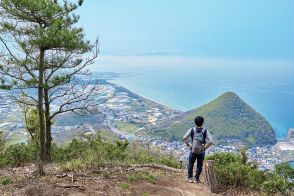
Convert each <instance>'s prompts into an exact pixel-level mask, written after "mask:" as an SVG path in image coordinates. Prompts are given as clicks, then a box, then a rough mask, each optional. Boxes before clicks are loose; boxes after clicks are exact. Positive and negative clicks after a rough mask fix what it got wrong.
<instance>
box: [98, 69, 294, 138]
mask: <svg viewBox="0 0 294 196" xmlns="http://www.w3.org/2000/svg"><path fill="white" fill-rule="evenodd" d="M95 73H96V74H98V75H99V74H102V75H103V74H104V75H107V74H109V75H111V74H112V76H113V77H109V78H108V79H109V80H110V81H111V82H113V83H116V84H119V85H122V86H124V87H126V88H128V89H129V90H131V91H134V92H136V93H138V94H140V95H142V96H144V97H146V98H149V99H151V100H154V101H157V102H159V103H162V104H164V105H167V106H170V107H172V108H175V109H178V110H181V111H188V110H191V109H195V108H197V107H199V106H201V105H203V104H205V103H208V102H209V101H211V100H213V99H215V98H217V97H218V96H220V95H221V94H222V93H224V92H227V91H232V92H235V93H237V94H238V95H239V96H240V97H241V98H242V99H243V100H244V101H246V102H247V103H248V104H249V105H251V106H252V107H253V108H254V109H255V110H256V111H258V112H259V113H261V114H262V115H263V116H264V117H265V118H266V119H267V120H268V121H269V122H270V123H271V125H272V126H273V128H274V130H275V132H276V135H277V138H278V139H279V140H284V139H285V136H286V134H287V131H288V129H289V128H293V127H294V65H293V66H292V65H291V64H290V65H289V64H287V65H283V64H266V65H264V64H263V65H262V66H258V64H254V65H246V64H242V65H241V66H238V65H236V66H234V65H232V64H230V65H228V66H226V65H217V66H213V65H208V66H207V65H181V66H175V65H173V66H168V65H160V64H159V65H152V66H148V65H140V66H134V65H131V66H127V65H116V66H100V67H99V68H97V69H95Z"/></svg>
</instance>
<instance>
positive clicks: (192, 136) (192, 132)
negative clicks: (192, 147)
mask: <svg viewBox="0 0 294 196" xmlns="http://www.w3.org/2000/svg"><path fill="white" fill-rule="evenodd" d="M191 139H192V142H193V140H194V128H191Z"/></svg>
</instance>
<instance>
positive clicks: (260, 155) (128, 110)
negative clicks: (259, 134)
mask: <svg viewBox="0 0 294 196" xmlns="http://www.w3.org/2000/svg"><path fill="white" fill-rule="evenodd" d="M99 85H101V86H102V89H103V91H102V92H99V93H98V92H97V95H96V96H97V97H96V101H97V102H101V100H104V99H107V101H105V102H103V104H101V105H99V112H100V114H88V115H87V116H86V117H83V118H82V117H80V118H78V119H77V120H71V119H73V118H74V119H75V118H76V117H74V114H65V115H66V116H62V115H61V116H60V117H57V120H56V124H54V127H53V137H54V138H55V139H56V141H58V142H64V141H66V140H70V139H71V138H74V137H77V136H79V135H91V134H92V135H95V134H96V132H97V131H98V129H101V128H103V129H106V130H108V131H110V132H113V133H114V134H116V135H117V136H118V137H119V138H120V139H123V140H129V141H131V142H133V141H137V142H140V143H141V144H142V145H143V146H146V147H147V149H149V150H152V151H155V152H159V153H163V154H166V155H171V156H174V157H176V158H178V160H179V161H183V162H186V161H187V160H188V156H189V148H187V147H186V146H185V145H184V144H183V142H182V141H173V142H170V141H168V140H167V139H164V138H157V137H153V136H150V135H148V134H145V132H146V130H147V129H148V127H150V126H154V125H157V124H160V123H162V122H164V121H165V120H167V119H170V118H173V117H175V116H177V115H179V114H181V113H182V112H181V111H177V110H174V109H172V108H169V107H166V106H163V105H161V104H159V103H156V102H154V101H151V100H148V99H146V98H144V97H141V96H139V95H137V94H136V93H133V92H131V91H129V90H128V89H126V88H124V87H122V86H120V85H117V84H113V83H110V82H107V81H106V80H101V81H100V84H99ZM1 97H5V92H3V91H2V92H1ZM56 104H58V103H56ZM0 114H1V115H0V128H1V130H4V131H6V133H7V136H8V140H9V141H11V143H19V142H25V141H26V140H27V138H28V134H27V132H26V131H25V130H24V127H25V126H24V124H23V120H22V119H21V116H20V114H21V108H20V107H19V106H17V105H15V104H11V102H10V101H9V100H7V99H3V101H2V105H1V108H0ZM73 122H75V123H73ZM61 138H62V139H61ZM293 138H294V134H293V129H289V131H288V136H287V138H286V140H285V141H283V142H278V143H277V144H276V145H273V146H270V145H268V146H263V147H253V148H249V149H248V150H247V155H248V158H249V161H251V162H256V163H258V165H259V166H258V167H259V169H261V170H272V169H273V168H274V166H275V165H276V164H279V163H282V162H289V161H292V160H294V139H293ZM240 148H241V147H240V146H239V147H237V146H235V145H234V146H233V145H232V146H230V145H214V146H212V147H211V148H210V149H208V150H207V152H206V154H208V155H209V154H212V153H215V152H233V153H239V151H240Z"/></svg>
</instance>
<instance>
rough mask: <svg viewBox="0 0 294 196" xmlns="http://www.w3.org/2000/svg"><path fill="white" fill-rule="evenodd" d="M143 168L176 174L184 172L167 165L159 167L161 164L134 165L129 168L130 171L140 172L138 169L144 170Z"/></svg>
mask: <svg viewBox="0 0 294 196" xmlns="http://www.w3.org/2000/svg"><path fill="white" fill-rule="evenodd" d="M143 168H151V169H162V170H166V171H170V172H175V173H181V172H182V170H181V169H176V168H172V167H168V166H165V165H159V164H153V163H152V164H133V165H132V167H131V168H129V169H128V170H129V171H131V170H138V169H143Z"/></svg>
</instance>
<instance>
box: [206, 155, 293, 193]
mask: <svg viewBox="0 0 294 196" xmlns="http://www.w3.org/2000/svg"><path fill="white" fill-rule="evenodd" d="M207 159H208V160H214V163H215V170H216V175H217V178H218V182H219V183H220V187H229V186H234V187H247V188H252V189H255V190H259V191H262V192H264V193H266V194H282V195H288V194H289V193H291V191H293V190H294V189H293V188H294V184H293V181H291V179H294V169H293V168H291V166H290V165H289V164H281V165H277V166H276V169H275V171H274V172H270V171H259V170H258V169H257V166H256V164H255V163H247V158H246V157H245V153H244V152H241V155H239V154H233V153H223V152H221V153H215V154H213V155H210V156H207Z"/></svg>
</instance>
